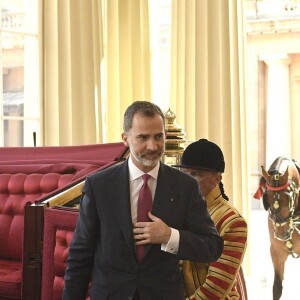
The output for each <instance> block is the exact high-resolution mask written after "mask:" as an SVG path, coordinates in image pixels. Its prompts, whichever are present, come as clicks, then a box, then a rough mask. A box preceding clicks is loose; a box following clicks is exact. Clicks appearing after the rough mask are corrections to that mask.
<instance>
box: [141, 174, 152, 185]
mask: <svg viewBox="0 0 300 300" xmlns="http://www.w3.org/2000/svg"><path fill="white" fill-rule="evenodd" d="M142 177H143V180H144V183H145V184H146V183H147V182H148V179H149V178H150V177H151V176H150V175H149V174H144V175H143V176H142Z"/></svg>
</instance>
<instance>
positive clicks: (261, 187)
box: [253, 176, 267, 200]
mask: <svg viewBox="0 0 300 300" xmlns="http://www.w3.org/2000/svg"><path fill="white" fill-rule="evenodd" d="M266 183H267V181H266V179H265V178H264V177H263V176H262V177H260V180H259V186H258V189H257V191H256V192H255V194H254V195H253V198H254V199H256V200H260V198H261V197H262V195H263V194H264V192H265V190H266Z"/></svg>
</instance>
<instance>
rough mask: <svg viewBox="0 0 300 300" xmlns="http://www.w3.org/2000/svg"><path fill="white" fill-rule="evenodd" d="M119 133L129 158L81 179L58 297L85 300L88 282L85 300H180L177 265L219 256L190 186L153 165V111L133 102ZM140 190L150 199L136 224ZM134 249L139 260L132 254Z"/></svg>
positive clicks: (157, 130)
mask: <svg viewBox="0 0 300 300" xmlns="http://www.w3.org/2000/svg"><path fill="white" fill-rule="evenodd" d="M123 129H124V132H123V134H122V139H123V142H124V144H125V145H126V146H128V147H129V149H130V157H129V158H128V160H126V161H125V162H123V163H121V164H118V165H116V166H113V167H110V168H108V169H106V170H103V171H101V172H99V173H97V174H94V175H91V176H90V177H88V178H87V179H86V182H85V186H84V188H83V197H82V199H81V203H80V213H79V218H78V222H77V226H76V230H75V232H74V236H73V240H72V243H71V245H70V249H69V256H68V260H67V269H66V273H65V278H64V279H65V287H64V291H63V300H67V299H69V300H77V299H78V300H81V299H85V297H86V295H87V291H88V287H89V283H90V282H91V286H90V296H91V299H92V300H102V299H103V300H104V299H110V300H123V299H124V300H127V299H128V300H129V299H134V300H139V299H141V300H182V299H184V291H183V283H182V277H181V273H180V270H179V261H180V260H181V259H188V260H191V261H198V262H212V261H216V260H217V259H218V258H219V256H220V255H221V253H222V250H223V240H222V238H221V237H220V236H219V234H218V232H217V230H216V228H215V225H214V223H213V221H212V220H211V218H210V215H209V213H208V211H207V207H206V203H205V201H204V200H203V198H202V196H201V193H200V191H199V187H198V183H197V181H196V180H195V179H194V178H192V177H191V176H190V175H187V174H184V173H183V172H181V171H178V170H176V169H175V168H172V167H169V166H167V165H165V164H163V163H162V162H161V161H160V159H161V157H162V155H163V153H164V145H165V137H166V134H165V124H164V114H163V113H162V111H161V110H160V108H159V107H158V106H156V105H155V104H152V103H150V102H147V101H136V102H134V103H133V104H131V105H130V106H129V107H128V108H127V110H126V112H125V115H124V123H123ZM143 174H148V175H149V177H150V178H149V179H148V182H147V181H146V182H144V181H143V178H142V176H143ZM146 176H147V175H146ZM141 186H147V188H148V190H149V189H150V198H151V197H152V199H151V200H150V203H151V205H152V208H150V209H147V212H148V211H149V212H148V214H147V213H146V215H148V216H147V218H148V219H147V220H142V221H140V220H139V219H138V218H139V217H138V214H139V209H138V201H139V191H140V190H141ZM148 195H149V192H148ZM151 195H152V196H151ZM148 198H149V197H148ZM152 202H153V203H152ZM140 248H141V249H143V250H142V251H143V258H139V257H138V258H137V256H136V252H138V251H137V249H140Z"/></svg>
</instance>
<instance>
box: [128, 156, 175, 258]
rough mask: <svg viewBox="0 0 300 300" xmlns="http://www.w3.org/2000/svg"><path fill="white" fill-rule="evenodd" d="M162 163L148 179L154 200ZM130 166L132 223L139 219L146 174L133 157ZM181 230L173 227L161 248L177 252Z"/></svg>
mask: <svg viewBox="0 0 300 300" xmlns="http://www.w3.org/2000/svg"><path fill="white" fill-rule="evenodd" d="M159 166H160V164H159V163H158V164H157V165H156V166H155V167H154V168H153V169H152V170H151V171H150V172H148V173H147V174H149V175H150V176H151V177H150V178H149V179H148V186H149V188H150V191H151V195H152V202H153V200H154V195H155V191H156V185H157V177H158V171H159ZM128 168H129V182H130V205H131V217H132V223H136V221H137V202H138V196H139V192H140V189H141V187H142V185H143V182H144V181H143V178H142V176H143V175H144V174H145V173H144V172H143V171H141V170H140V169H139V168H138V167H137V166H136V165H135V164H134V163H133V162H132V159H131V157H129V159H128ZM179 238H180V236H179V231H178V230H177V229H174V228H171V236H170V239H169V241H168V243H163V244H161V250H163V251H166V252H169V253H172V254H177V252H178V247H179Z"/></svg>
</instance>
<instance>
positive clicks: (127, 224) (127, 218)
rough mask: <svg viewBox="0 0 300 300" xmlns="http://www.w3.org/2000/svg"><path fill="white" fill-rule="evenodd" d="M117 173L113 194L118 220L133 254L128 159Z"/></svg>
mask: <svg viewBox="0 0 300 300" xmlns="http://www.w3.org/2000/svg"><path fill="white" fill-rule="evenodd" d="M117 171H118V172H117V174H115V180H114V182H113V184H112V191H111V194H112V195H114V196H113V197H114V199H116V202H115V207H114V208H115V213H116V221H117V222H118V223H119V226H120V228H121V230H122V232H123V234H124V237H125V240H126V242H127V244H128V247H129V248H130V249H131V251H132V252H133V254H134V253H135V246H134V239H133V231H132V230H133V227H132V219H131V208H130V196H129V195H130V190H129V174H128V163H127V161H126V162H124V163H123V164H121V165H120V169H118V170H117Z"/></svg>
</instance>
